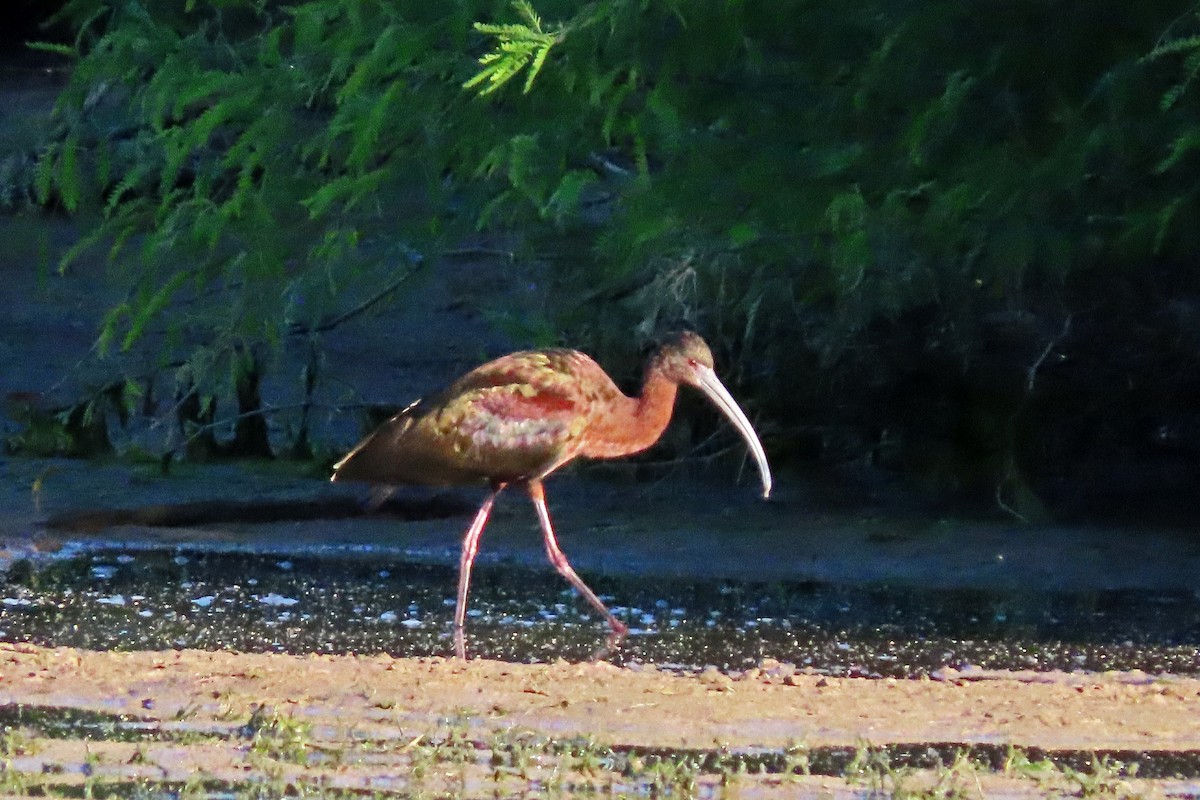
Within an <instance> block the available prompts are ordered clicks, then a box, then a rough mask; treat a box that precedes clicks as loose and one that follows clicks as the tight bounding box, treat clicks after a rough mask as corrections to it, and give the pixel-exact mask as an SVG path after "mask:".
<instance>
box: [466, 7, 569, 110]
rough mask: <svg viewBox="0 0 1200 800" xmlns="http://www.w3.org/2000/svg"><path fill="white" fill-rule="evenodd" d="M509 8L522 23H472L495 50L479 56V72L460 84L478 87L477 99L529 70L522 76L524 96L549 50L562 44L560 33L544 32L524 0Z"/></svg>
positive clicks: (555, 31)
mask: <svg viewBox="0 0 1200 800" xmlns="http://www.w3.org/2000/svg"><path fill="white" fill-rule="evenodd" d="M513 7H514V8H516V9H517V13H518V14H520V15H521V16H522V17H523V18H524V20H525V21H524V22H518V23H512V24H506V25H492V24H487V23H483V22H476V23H475V26H474V27H475V30H477V31H479V32H480V33H484V34H487V35H488V36H492V37H495V39H496V43H495V47H494V48H493V49H492V50H491V51H489V52H487V53H484V54H483V55H482V56H480V57H479V65H480V66H481V67H482V69H481V70H479V72H477V73H475V74H474V75H473V76H471V77H470V78H468V79H467V80H466V81H464V82H463V84H462V88H464V89H474V88H476V87H480V88H479V95H480V96H481V97H483V96H486V95H489V94H491V93H492V92H495V91H496V90H498V89H500V87H502V86H504V84H506V83H508V82H509V81H510V80H512V79H513V78H514V77H516V76H517V75H518V74H520V72H521V71H522V70H523V69H525V68H526V67H529V72H528V74H526V76H525V87H524V90H523V91H524V93H525V94H528V93H529V91H530V89H532V88H533V82H534V80H535V79H536V78H537V76H538V73H540V72H541V70H542V67H543V66H544V65H545V63H546V57H547V56H548V55H549V54H550V49H551V48H552V47H554V46H555V45H556V44H558V43H559V42H561V41H562V39H563V37H564V36H565V33H566V32H565V31H564V30H554V31H547V30H543V28H542V20H541V18H540V17H539V16H538V15H537V13H536V12H535V11H534V10H533V6H532V5H530V4H529V3H528V2H526V1H525V0H516V1H515V2H514V3H513Z"/></svg>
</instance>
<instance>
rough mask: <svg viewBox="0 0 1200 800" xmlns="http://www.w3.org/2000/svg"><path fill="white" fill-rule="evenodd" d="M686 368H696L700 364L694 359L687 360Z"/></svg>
mask: <svg viewBox="0 0 1200 800" xmlns="http://www.w3.org/2000/svg"><path fill="white" fill-rule="evenodd" d="M688 366H689V367H698V366H700V362H699V361H697V360H696V359H694V358H689V359H688Z"/></svg>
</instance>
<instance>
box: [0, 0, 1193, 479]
mask: <svg viewBox="0 0 1200 800" xmlns="http://www.w3.org/2000/svg"><path fill="white" fill-rule="evenodd" d="M1177 14H1178V10H1175V11H1174V13H1172V11H1171V10H1169V9H1164V8H1162V7H1160V6H1158V5H1155V4H1142V5H1137V4H1125V5H1109V6H1104V7H1096V6H1095V5H1094V4H1089V3H1068V4H1065V5H1062V4H1059V5H1056V6H1055V7H1054V8H1050V7H1048V6H1046V5H1045V4H1039V3H1034V2H1031V1H1030V0H1022V2H1016V3H1010V4H1007V5H1005V6H1003V7H1002V8H998V9H993V10H992V11H991V12H990V13H988V14H979V13H977V11H976V10H973V9H972V8H970V7H967V6H963V5H962V4H960V3H954V2H950V0H922V2H919V3H905V4H896V3H891V2H867V3H860V4H851V5H846V4H840V3H832V2H823V1H819V2H811V1H809V0H806V1H805V2H799V1H798V0H787V1H786V2H778V3H759V4H746V3H730V2H726V1H725V0H693V1H692V2H687V3H680V2H673V1H672V0H648V1H647V0H636V1H635V0H601V1H600V2H597V3H592V4H587V5H584V6H580V5H579V4H577V3H569V2H565V0H542V2H538V3H537V7H536V8H535V7H534V5H533V4H531V3H529V2H517V3H515V4H512V5H509V4H506V3H500V2H485V1H484V0H473V1H472V2H462V3H455V4H416V3H409V2H384V1H383V0H368V1H367V2H360V0H305V1H304V2H299V3H296V4H291V5H277V4H269V3H262V2H250V1H249V0H221V2H217V0H168V2H162V3H158V2H156V3H139V2H132V3H130V2H117V0H70V2H68V3H67V5H66V7H65V8H64V10H63V11H62V12H61V16H62V17H63V18H65V19H68V20H72V21H73V22H74V24H75V26H76V28H77V30H78V31H79V34H78V37H77V39H76V41H75V42H74V44H73V45H72V46H70V47H68V48H63V49H62V52H63V53H64V54H66V53H67V52H68V51H69V53H70V57H71V58H73V59H74V60H75V69H74V72H73V74H72V79H71V83H70V85H69V86H68V88H67V90H66V91H65V92H64V93H63V96H62V100H61V103H60V106H59V114H60V119H61V122H62V126H63V127H62V129H61V131H60V132H59V135H57V136H55V137H53V138H52V139H51V140H49V141H48V142H47V143H46V145H45V146H44V149H43V150H42V152H41V155H40V158H39V160H38V163H37V165H36V169H34V170H33V175H32V177H31V179H30V180H31V181H32V191H33V194H34V195H35V196H36V197H37V198H39V199H40V201H41V202H43V203H58V204H60V205H61V206H62V207H63V208H65V209H67V210H69V211H73V212H74V213H76V214H77V215H79V216H80V217H81V218H87V219H95V220H96V225H95V227H94V228H93V229H92V231H91V233H90V234H89V235H88V237H87V238H86V239H85V240H84V241H83V242H82V243H81V244H80V245H79V246H78V247H77V248H75V249H73V250H72V251H71V252H70V253H69V254H68V256H67V258H66V259H65V260H64V263H63V265H62V267H63V268H64V269H65V268H69V266H70V263H71V261H72V259H74V258H77V257H78V256H79V255H80V254H81V253H83V252H86V251H87V249H88V248H98V249H100V250H101V251H102V252H106V253H107V255H108V257H109V258H110V260H111V261H112V264H113V274H114V280H123V281H126V282H127V284H128V286H129V294H128V297H127V299H126V300H125V302H124V303H123V304H120V305H119V306H118V307H116V308H114V309H113V310H112V311H111V312H110V313H109V314H108V315H107V316H106V318H105V320H104V322H103V326H102V329H101V336H100V340H101V345H102V346H104V347H113V348H121V349H127V348H131V347H134V346H135V345H136V344H137V343H138V342H139V341H141V340H144V339H146V338H148V337H158V338H159V339H161V341H162V342H164V343H165V345H164V346H165V348H166V349H167V350H168V351H169V354H168V355H166V356H164V357H163V359H162V360H163V362H164V363H172V364H178V363H179V362H180V361H188V362H190V366H188V371H189V375H190V376H191V379H194V380H195V381H196V382H198V383H203V382H204V381H205V380H207V379H208V378H206V376H208V375H211V374H221V375H228V374H229V373H230V372H231V368H230V365H231V363H232V360H233V358H234V353H236V352H246V351H249V350H250V349H251V348H252V347H254V346H256V345H260V344H261V343H264V342H265V343H268V344H270V343H277V342H278V341H279V340H280V339H281V337H283V336H286V335H288V334H289V333H290V332H293V331H296V330H305V329H312V328H314V327H319V324H320V321H321V320H323V319H327V318H328V317H329V315H330V314H331V313H334V312H336V310H337V306H338V301H339V298H342V297H344V296H346V293H347V292H348V291H350V290H352V289H353V288H354V287H357V286H362V285H364V284H369V283H370V282H371V281H372V280H375V281H378V276H379V272H380V270H381V269H385V268H388V267H389V266H391V267H394V265H396V264H397V263H399V264H401V267H400V268H401V269H403V268H405V266H404V265H406V264H407V261H406V254H407V253H409V252H413V251H416V252H420V253H423V254H428V255H430V256H436V254H437V252H438V250H439V249H441V248H443V247H448V246H451V247H452V246H456V245H457V244H458V243H459V242H461V241H462V239H463V237H465V236H466V235H468V234H469V233H470V232H471V231H472V230H483V231H489V230H501V231H504V232H505V233H508V232H511V231H514V230H515V231H519V232H520V233H521V234H522V236H521V241H522V244H523V249H522V250H521V253H522V255H530V254H533V255H535V256H536V257H537V258H539V259H543V260H545V261H548V262H550V263H552V264H554V265H555V266H554V267H553V268H552V269H551V278H552V284H553V286H554V287H555V289H554V290H555V292H556V294H555V296H554V298H553V300H552V302H553V305H554V307H555V308H557V309H558V312H557V316H556V318H555V319H554V320H553V323H554V324H553V325H552V326H550V329H551V332H552V331H553V330H555V329H559V330H561V329H569V330H570V331H571V336H570V338H571V340H572V341H573V342H580V341H583V342H584V343H587V344H590V346H591V347H592V349H593V350H596V351H598V352H599V353H600V355H602V356H603V357H604V358H605V359H607V360H609V361H611V362H614V363H618V364H620V363H627V364H630V365H632V363H633V362H634V360H635V359H634V357H633V355H634V350H635V349H636V348H635V347H634V346H633V345H632V344H631V337H630V333H636V334H639V335H640V336H641V337H642V338H649V336H651V335H652V334H653V332H654V331H655V330H656V329H658V328H660V327H663V326H667V325H671V324H678V323H681V322H682V323H687V324H691V325H695V326H698V327H700V328H701V329H702V330H703V331H704V332H705V333H706V334H707V335H708V337H709V338H710V340H712V341H713V342H714V344H715V345H716V348H717V350H718V353H717V357H718V360H719V361H720V362H721V363H722V364H723V365H729V370H731V371H732V372H733V380H734V382H736V383H738V384H740V386H739V390H740V391H739V393H740V394H743V395H744V394H746V393H751V394H753V395H755V397H756V403H755V404H756V405H757V407H758V409H759V410H761V411H762V412H764V413H766V414H767V415H768V416H770V417H772V418H774V419H775V420H776V421H777V425H776V430H777V431H779V432H780V433H779V436H780V437H786V436H787V435H788V433H789V427H788V426H791V431H792V432H796V431H798V430H799V429H800V428H802V427H803V425H806V424H807V425H813V424H816V425H825V426H827V428H826V429H828V428H829V427H832V426H835V425H843V426H845V425H851V424H857V425H860V426H861V427H862V428H863V429H873V430H877V431H884V432H885V433H883V434H879V436H880V437H882V439H881V440H877V441H876V442H875V444H868V443H866V439H865V438H864V439H863V440H862V441H861V442H860V443H859V444H857V445H852V446H850V448H849V449H850V451H851V452H849V453H847V455H850V456H855V455H861V454H862V452H863V450H865V449H867V448H870V447H877V448H880V449H883V450H886V448H887V447H888V446H889V440H888V438H887V437H888V436H891V435H893V434H891V433H889V432H891V431H896V430H901V431H906V430H909V431H911V430H912V429H913V428H914V426H915V427H919V426H920V425H925V424H932V425H937V424H941V425H947V426H949V425H953V426H956V427H955V430H954V431H953V432H948V431H947V432H945V434H946V436H948V437H949V436H953V437H957V443H956V444H955V445H954V446H953V447H952V448H950V449H952V450H953V449H956V450H957V455H954V456H951V457H949V458H950V459H951V460H952V461H954V463H955V464H957V466H956V467H954V468H952V469H951V470H950V471H951V472H955V473H957V474H959V475H960V476H961V474H963V473H964V472H969V471H971V470H977V471H978V472H979V474H981V475H983V476H984V477H983V478H981V481H982V482H983V484H985V485H986V486H987V488H988V491H989V493H990V491H991V490H992V489H994V488H995V487H998V486H1001V485H1005V486H1015V487H1017V488H1018V489H1020V490H1022V491H1023V490H1024V483H1023V481H1022V480H1021V478H1020V470H1019V469H1018V468H1017V467H1015V466H1014V464H1017V465H1018V466H1019V461H1020V459H1019V458H1018V459H1014V450H1020V449H1021V448H1022V447H1025V446H1027V445H1026V444H1023V443H1025V442H1034V443H1036V442H1038V441H1039V437H1038V436H1037V435H1036V433H1035V432H1034V433H1028V434H1027V435H1022V434H1021V433H1020V432H1021V431H1022V430H1023V425H1025V424H1026V422H1027V418H1026V416H1025V415H1026V414H1027V413H1029V410H1030V407H1029V404H1028V402H1027V401H1028V400H1029V397H1030V395H1031V394H1033V393H1034V392H1035V391H1036V389H1037V388H1038V387H1039V385H1040V384H1039V381H1038V378H1039V374H1040V373H1039V369H1040V367H1041V366H1042V365H1044V364H1045V363H1049V362H1047V359H1048V358H1050V357H1049V356H1048V355H1047V353H1049V352H1050V350H1048V349H1047V348H1050V349H1053V347H1056V346H1059V345H1061V344H1062V343H1061V342H1059V339H1061V338H1062V337H1060V336H1058V333H1057V332H1058V331H1059V330H1065V328H1064V326H1063V321H1064V320H1066V319H1070V318H1071V317H1072V315H1076V314H1090V315H1092V316H1093V318H1094V317H1096V315H1097V314H1098V313H1101V312H1102V314H1109V312H1110V311H1111V312H1112V314H1114V315H1116V316H1109V317H1105V319H1106V320H1116V319H1118V318H1119V319H1122V320H1124V321H1128V320H1130V319H1141V318H1143V317H1153V316H1154V314H1155V313H1156V312H1155V308H1154V306H1153V303H1154V302H1155V301H1154V300H1153V292H1146V293H1143V294H1138V293H1137V292H1136V291H1134V290H1135V289H1137V287H1138V286H1139V285H1140V284H1139V281H1140V280H1142V279H1143V276H1144V275H1145V272H1144V270H1145V269H1146V268H1147V265H1148V264H1151V263H1152V264H1153V265H1156V268H1161V269H1163V270H1164V271H1166V270H1169V267H1170V265H1177V264H1190V263H1191V259H1192V258H1193V254H1194V252H1195V248H1196V247H1197V246H1198V245H1200V233H1198V232H1197V229H1196V226H1195V225H1194V224H1192V223H1191V220H1194V219H1195V218H1196V216H1197V211H1198V210H1200V209H1198V208H1197V205H1198V202H1197V201H1198V196H1197V192H1198V191H1200V182H1197V181H1196V180H1195V177H1194V170H1195V168H1196V150H1197V149H1200V135H1198V134H1197V130H1200V119H1198V115H1200V111H1198V108H1197V104H1196V102H1195V98H1196V92H1195V90H1194V83H1195V79H1196V76H1197V74H1200V44H1198V42H1200V36H1198V35H1197V32H1196V31H1195V30H1190V29H1187V26H1189V25H1191V26H1194V25H1195V24H1196V22H1197V21H1198V20H1200V17H1198V16H1197V15H1196V14H1195V13H1194V10H1193V13H1189V14H1186V15H1184V16H1182V17H1179V16H1177ZM543 16H544V17H545V18H547V19H551V20H554V24H553V25H545V24H544V23H543V22H542V17H543ZM472 31H474V33H472ZM551 51H553V55H554V57H553V58H549V55H550V53H551ZM471 53H482V55H480V56H478V58H477V63H476V62H475V61H473V59H472V56H471V55H470V54H471ZM521 74H524V76H525V77H524V81H523V87H522V89H523V90H522V92H519V93H518V92H516V91H513V88H514V86H513V84H512V82H513V79H514V78H516V77H518V76H520V75H521ZM535 81H536V83H535ZM481 95H484V96H486V98H481V97H480V96H481ZM8 169H10V171H14V170H16V169H17V167H15V166H14V167H11V168H8ZM13 174H16V172H15V171H14V172H13ZM22 174H23V173H22ZM1155 274H1156V275H1157V274H1158V273H1155ZM1096 276H1102V279H1100V278H1097V277H1096ZM1170 280H1171V281H1174V282H1177V283H1178V284H1179V285H1180V286H1181V287H1182V288H1184V289H1186V290H1193V289H1194V290H1197V291H1200V286H1198V285H1197V281H1196V280H1194V279H1193V278H1192V277H1190V273H1188V272H1186V271H1180V272H1179V274H1178V276H1175V275H1172V277H1171V278H1170ZM1125 290H1130V292H1133V293H1132V294H1128V293H1126V291H1125ZM1118 297H1120V298H1122V300H1125V301H1126V305H1127V306H1128V307H1127V308H1124V309H1122V308H1121V307H1120V305H1121V304H1120V303H1119V302H1118V301H1117V300H1116V299H1115V298H1118ZM1121 315H1127V316H1124V317H1122V316H1121ZM1105 324H1111V325H1112V326H1113V328H1114V329H1123V328H1124V327H1126V326H1125V325H1124V323H1123V322H1122V323H1120V324H1118V323H1117V322H1115V321H1114V322H1106V323H1105ZM526 328H527V329H528V330H530V331H536V335H537V336H538V337H539V338H549V335H548V334H547V333H546V329H547V326H546V325H544V324H529V325H527V326H526ZM551 335H552V333H551ZM1056 337H1057V338H1056ZM197 340H199V341H200V342H201V345H200V346H199V347H197V346H196V345H195V342H196V341H197ZM589 340H590V341H589ZM239 348H240V349H239ZM999 352H1002V353H1003V356H998V355H997V353H999ZM743 356H744V357H743ZM997 374H1002V375H1004V376H1006V377H1005V378H1004V380H1003V381H1002V382H1001V383H1002V384H1003V385H1001V386H995V385H991V384H989V383H988V378H987V376H990V375H997ZM927 384H933V385H934V386H935V388H934V389H930V390H929V391H931V392H933V393H934V394H935V395H936V396H937V397H939V398H945V397H950V396H953V397H956V398H962V397H969V398H972V399H970V400H968V401H964V402H966V403H967V404H968V406H969V407H965V408H961V409H958V410H957V421H956V422H953V423H947V422H944V421H936V420H927V419H926V417H927V416H931V415H928V414H927V412H926V409H927V408H929V407H930V404H929V403H928V402H927V399H928V398H927V397H926V396H925V395H923V394H922V393H921V392H923V391H925V389H920V390H917V389H912V388H911V387H912V386H925V385H927ZM831 392H834V393H835V394H836V395H837V396H838V397H841V398H845V402H841V403H831V402H830V401H829V400H828V398H829V396H830V394H831ZM956 402H957V401H956ZM834 406H836V407H837V408H838V409H839V410H833V407H834ZM798 409H801V410H803V411H801V412H800V413H799V414H798V412H797V410H798ZM821 409H823V411H821ZM821 413H824V414H826V415H827V416H826V417H825V418H824V419H823V420H820V421H819V422H815V423H814V422H813V421H812V420H813V419H814V417H816V416H819V414H821ZM806 414H807V415H808V417H807V419H808V420H809V421H808V422H806V423H798V422H794V421H789V420H794V419H796V418H797V417H798V416H799V417H804V415H806ZM839 415H842V416H841V417H839ZM845 416H849V417H852V418H853V419H854V420H855V421H854V422H852V423H848V422H846V420H845ZM932 416H939V415H932ZM953 416H955V415H953V414H941V415H940V417H941V418H942V419H943V420H944V419H945V418H947V417H953ZM914 419H920V420H925V421H924V422H920V423H918V422H914ZM902 435H906V434H902ZM922 435H923V436H925V437H926V438H927V439H928V438H929V432H928V431H925V432H924V433H923V434H922ZM939 435H940V434H939ZM917 438H919V437H917ZM964 438H965V439H966V440H969V441H970V442H971V444H970V445H964V444H963V440H964ZM880 442H882V443H880ZM1028 446H1030V447H1039V448H1045V447H1049V445H1045V444H1040V443H1037V444H1031V445H1028ZM901 447H906V445H904V444H903V443H902V444H901ZM964 449H966V450H972V451H973V455H971V457H970V458H969V459H967V461H969V462H970V463H971V464H972V466H971V467H970V469H967V468H965V467H963V466H962V464H963V463H965V462H963V461H961V460H956V459H962V458H963V455H962V451H963V450H964ZM931 451H936V452H938V453H941V452H942V451H941V450H940V449H938V448H931ZM1039 452H1040V451H1039ZM877 454H878V453H877ZM885 455H886V454H885ZM910 459H911V460H910ZM902 460H905V463H918V462H919V463H921V464H925V465H926V466H922V467H920V469H926V470H932V471H935V472H936V471H937V470H938V469H940V467H938V466H936V465H935V466H933V467H930V466H928V463H929V462H930V461H932V462H936V463H940V462H941V461H942V460H943V456H941V455H929V454H928V453H926V454H925V455H912V454H910V455H905V456H902ZM960 480H961V478H960ZM1013 491H1014V492H1016V491H1017V489H1014V490H1013Z"/></svg>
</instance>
